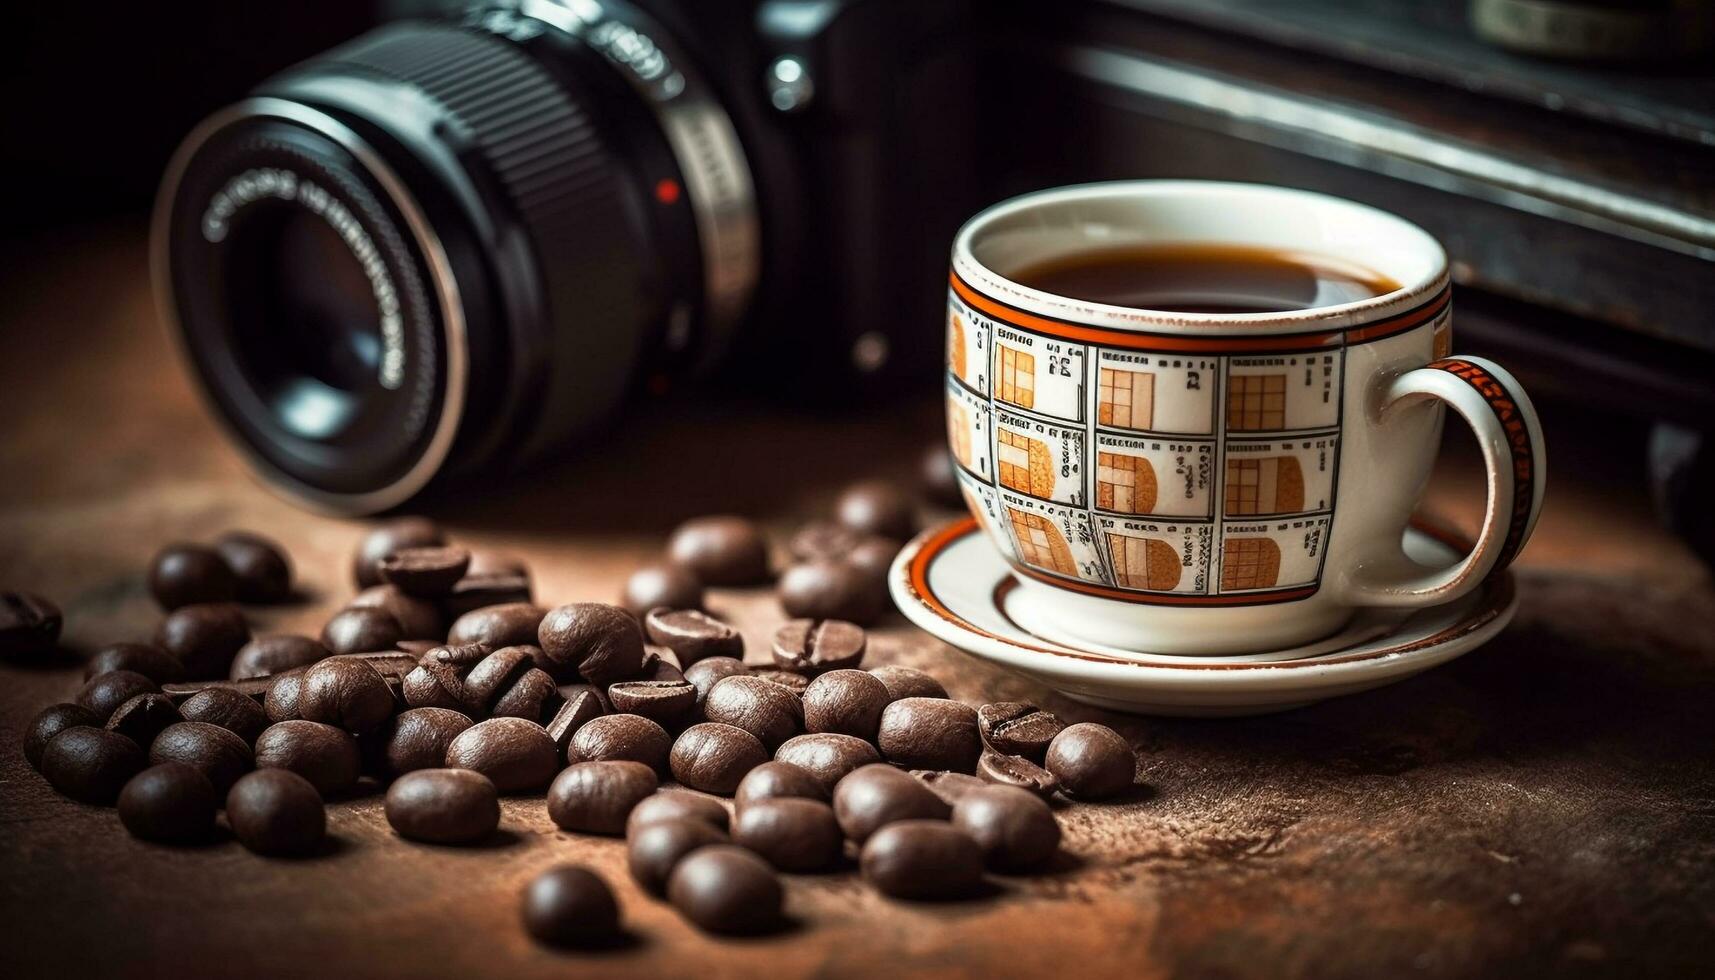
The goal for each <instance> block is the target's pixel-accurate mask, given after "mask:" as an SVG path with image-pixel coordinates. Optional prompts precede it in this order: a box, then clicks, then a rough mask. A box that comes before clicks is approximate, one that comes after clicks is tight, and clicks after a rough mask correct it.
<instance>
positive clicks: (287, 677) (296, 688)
mask: <svg viewBox="0 0 1715 980" xmlns="http://www.w3.org/2000/svg"><path fill="white" fill-rule="evenodd" d="M303 693H304V669H299V670H288V671H286V672H285V673H284V674H277V675H275V676H274V677H273V678H272V679H271V680H270V681H269V682H268V692H267V693H266V694H264V695H263V697H262V711H263V713H264V714H266V715H267V716H268V720H269V721H272V722H281V721H290V720H292V719H293V718H299V717H302V716H301V715H300V714H299V713H298V699H299V697H300V696H301V695H302V694H303Z"/></svg>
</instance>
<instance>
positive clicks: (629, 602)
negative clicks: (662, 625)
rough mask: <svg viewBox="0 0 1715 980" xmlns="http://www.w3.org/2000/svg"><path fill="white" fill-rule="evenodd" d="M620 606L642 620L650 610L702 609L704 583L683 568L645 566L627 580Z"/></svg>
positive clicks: (667, 565)
mask: <svg viewBox="0 0 1715 980" xmlns="http://www.w3.org/2000/svg"><path fill="white" fill-rule="evenodd" d="M619 604H620V605H622V606H624V607H625V611H626V612H628V613H630V614H632V615H633V616H636V617H637V618H638V619H642V618H643V617H644V616H646V615H648V613H649V611H650V610H651V609H701V608H703V582H702V580H701V579H699V578H697V573H696V572H693V571H691V570H690V569H689V568H686V567H685V566H683V565H675V564H673V563H672V562H661V563H659V564H654V565H645V566H643V567H642V568H639V569H638V570H637V571H635V572H632V573H631V576H630V577H629V578H627V579H626V580H625V588H624V590H622V591H621V592H620V595H619Z"/></svg>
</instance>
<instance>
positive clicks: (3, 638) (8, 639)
mask: <svg viewBox="0 0 1715 980" xmlns="http://www.w3.org/2000/svg"><path fill="white" fill-rule="evenodd" d="M63 625H65V617H64V616H62V615H61V614H60V607H58V606H56V605H54V604H53V603H51V602H49V601H48V600H47V599H44V598H42V597H41V596H39V595H36V594H35V593H34V592H0V659H5V660H41V659H43V658H45V657H48V656H50V655H52V654H53V652H54V650H55V649H57V645H58V643H59V641H60V627H61V626H63Z"/></svg>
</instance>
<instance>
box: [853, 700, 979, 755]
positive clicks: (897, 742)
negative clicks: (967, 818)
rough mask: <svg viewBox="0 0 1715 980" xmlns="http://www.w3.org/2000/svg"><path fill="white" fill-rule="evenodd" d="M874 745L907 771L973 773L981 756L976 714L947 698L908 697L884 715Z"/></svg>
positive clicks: (897, 702)
mask: <svg viewBox="0 0 1715 980" xmlns="http://www.w3.org/2000/svg"><path fill="white" fill-rule="evenodd" d="M875 742H876V745H877V747H879V748H880V749H881V754H882V755H884V756H886V757H887V761H889V762H892V763H894V764H896V765H900V766H904V767H905V768H907V769H948V770H951V771H953V772H971V771H972V770H974V769H976V766H977V757H978V756H979V755H981V754H982V751H983V741H982V737H981V736H980V735H978V734H977V712H976V709H975V708H972V707H971V706H970V705H968V704H963V703H961V702H958V701H949V700H947V699H946V698H905V699H903V700H900V701H895V702H893V703H892V704H889V705H888V706H887V707H886V708H883V709H882V712H881V727H880V728H878V729H877V730H876V736H875Z"/></svg>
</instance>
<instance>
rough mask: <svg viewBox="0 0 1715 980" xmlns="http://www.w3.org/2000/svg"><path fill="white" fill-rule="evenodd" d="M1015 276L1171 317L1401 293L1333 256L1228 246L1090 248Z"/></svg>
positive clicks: (1058, 291)
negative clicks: (1170, 314) (1162, 312)
mask: <svg viewBox="0 0 1715 980" xmlns="http://www.w3.org/2000/svg"><path fill="white" fill-rule="evenodd" d="M1010 277H1011V278H1012V280H1013V281H1014V282H1018V283H1021V284H1023V285H1025V286H1029V287H1031V288H1033V289H1040V290H1042V291H1043V292H1046V293H1053V294H1054V295H1056V296H1065V297H1069V298H1071V299H1081V300H1086V301H1089V302H1094V303H1107V304H1110V305H1113V306H1127V307H1132V308H1134V309H1145V310H1161V311H1164V312H1169V313H1282V312H1286V311H1290V310H1308V309H1314V308H1316V307H1321V306H1333V305H1335V304H1338V303H1350V302H1353V301H1355V300H1361V299H1369V298H1370V297H1372V296H1381V295H1384V294H1386V293H1391V292H1393V291H1394V290H1396V289H1398V288H1399V283H1397V282H1395V281H1393V280H1392V279H1390V278H1388V277H1387V276H1384V275H1382V274H1381V273H1379V272H1376V271H1375V270H1373V269H1369V268H1365V267H1364V266H1361V265H1357V264H1355V263H1352V262H1347V261H1344V260H1341V259H1336V258H1333V257H1332V256H1326V255H1317V254H1315V253H1311V252H1301V251H1294V250H1286V249H1273V248H1262V247H1256V246H1247V245H1226V244H1189V243H1181V244H1165V243H1144V244H1131V245H1120V246H1113V247H1108V248H1100V249H1087V250H1084V251H1079V252H1072V253H1070V254H1066V255H1059V256H1055V257H1053V258H1049V259H1045V260H1042V261H1039V262H1035V263H1033V264H1030V265H1027V266H1025V267H1023V268H1020V269H1015V270H1012V271H1011V273H1010Z"/></svg>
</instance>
